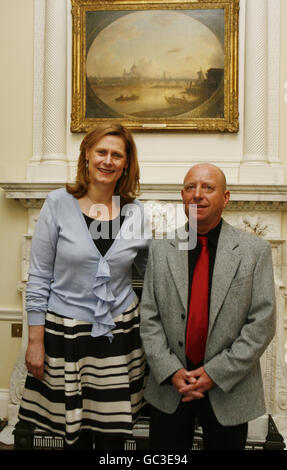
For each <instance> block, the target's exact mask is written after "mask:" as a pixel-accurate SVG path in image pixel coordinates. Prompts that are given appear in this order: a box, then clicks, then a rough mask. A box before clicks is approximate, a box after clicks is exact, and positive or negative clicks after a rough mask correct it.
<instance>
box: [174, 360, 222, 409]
mask: <svg viewBox="0 0 287 470" xmlns="http://www.w3.org/2000/svg"><path fill="white" fill-rule="evenodd" d="M185 381H186V383H187V384H189V385H186V386H185V387H182V388H181V389H180V390H179V391H180V393H182V394H183V395H184V397H183V399H182V401H185V402H186V401H190V399H189V397H190V396H193V395H194V394H195V393H196V394H201V395H202V396H204V393H205V392H207V390H210V389H211V388H212V387H213V386H214V385H215V383H214V381H213V380H212V379H211V378H210V377H209V375H208V374H207V373H206V372H205V370H204V367H199V368H198V369H195V370H191V371H187V372H186V375H185ZM201 398H202V397H201Z"/></svg>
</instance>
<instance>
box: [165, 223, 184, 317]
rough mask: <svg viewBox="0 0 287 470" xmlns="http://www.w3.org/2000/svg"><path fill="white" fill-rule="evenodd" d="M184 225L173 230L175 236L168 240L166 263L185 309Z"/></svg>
mask: <svg viewBox="0 0 287 470" xmlns="http://www.w3.org/2000/svg"><path fill="white" fill-rule="evenodd" d="M187 235H188V233H187V232H186V231H185V227H182V228H180V229H179V230H178V231H177V232H175V236H174V237H173V238H171V239H170V240H168V242H169V243H170V249H169V250H168V254H167V263H168V267H169V270H170V273H171V279H172V280H173V282H174V284H175V286H176V290H177V292H178V296H179V298H180V300H181V303H182V305H183V307H184V310H185V311H187V306H188V276H189V273H188V250H187V249H183V248H184V246H185V244H186V243H187V240H188V236H187Z"/></svg>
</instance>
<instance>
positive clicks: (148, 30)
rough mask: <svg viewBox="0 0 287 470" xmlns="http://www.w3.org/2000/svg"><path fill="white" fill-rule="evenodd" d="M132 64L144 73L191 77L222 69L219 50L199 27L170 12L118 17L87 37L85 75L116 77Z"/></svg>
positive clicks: (208, 34) (221, 58) (207, 33)
mask: <svg viewBox="0 0 287 470" xmlns="http://www.w3.org/2000/svg"><path fill="white" fill-rule="evenodd" d="M134 64H135V65H136V66H137V67H138V70H139V72H140V73H142V74H143V75H145V76H149V77H157V78H161V77H162V76H163V75H164V74H165V76H167V77H182V78H192V77H194V78H195V77H197V72H198V71H199V70H200V69H202V70H203V71H204V72H205V71H206V70H207V69H209V68H210V67H221V68H223V65H224V63H223V49H222V46H221V44H220V42H219V41H218V39H217V37H216V36H215V35H214V34H213V33H212V32H211V30H210V29H208V28H207V27H206V26H205V25H203V24H202V23H200V22H199V21H197V20H195V19H193V18H192V17H190V16H187V15H184V14H183V13H181V12H175V11H162V10H161V11H137V12H133V13H130V14H128V15H126V16H123V17H121V18H119V19H117V20H116V21H114V22H113V23H111V24H110V25H109V26H107V27H106V28H105V29H103V30H102V31H101V32H100V33H99V34H98V36H97V37H96V38H95V40H94V41H93V43H92V45H91V47H90V50H89V52H88V56H87V75H88V76H91V75H92V76H93V75H94V76H97V77H116V76H117V77H119V76H122V75H123V71H124V69H125V70H126V71H129V70H130V68H131V67H132V65H134Z"/></svg>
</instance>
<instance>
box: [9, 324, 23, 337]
mask: <svg viewBox="0 0 287 470" xmlns="http://www.w3.org/2000/svg"><path fill="white" fill-rule="evenodd" d="M11 336H12V338H21V336H22V323H12V325H11Z"/></svg>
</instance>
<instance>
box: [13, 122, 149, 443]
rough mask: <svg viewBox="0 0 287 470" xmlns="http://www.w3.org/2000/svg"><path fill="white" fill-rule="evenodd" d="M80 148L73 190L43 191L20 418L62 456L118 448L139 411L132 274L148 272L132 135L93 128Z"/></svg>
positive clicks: (140, 370)
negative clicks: (55, 438) (57, 445)
mask: <svg viewBox="0 0 287 470" xmlns="http://www.w3.org/2000/svg"><path fill="white" fill-rule="evenodd" d="M80 150H81V152H80V156H79V160H78V170H77V178H76V183H75V184H70V185H66V188H65V189H64V188H62V189H58V190H56V191H52V192H51V193H49V195H48V197H47V199H46V201H45V203H44V205H43V208H42V210H41V213H40V216H39V219H38V222H37V225H36V228H35V233H34V236H33V240H32V248H31V260H30V269H29V281H28V284H27V294H26V310H27V313H28V323H29V342H28V348H27V353H26V365H27V369H28V375H27V380H26V385H25V390H24V394H23V398H22V402H21V407H20V411H19V418H20V421H25V422H29V423H32V424H34V425H36V426H37V427H40V428H44V429H46V430H49V431H52V432H53V433H57V434H61V435H63V436H64V437H65V445H66V448H68V449H76V448H78V449H79V448H90V447H93V446H94V448H96V449H97V448H100V449H104V448H109V449H116V448H123V439H124V438H127V437H130V436H131V434H132V427H133V423H134V422H135V420H136V419H137V417H138V415H139V413H140V410H141V407H142V404H143V387H144V376H145V358H144V353H143V350H142V347H141V342H140V337H139V312H138V298H137V297H136V295H135V292H134V291H133V289H132V285H131V270H132V265H133V263H135V264H136V266H137V267H138V269H139V270H140V271H141V272H143V271H144V269H145V265H146V260H147V253H148V239H147V237H146V231H145V228H146V226H145V223H146V220H145V218H144V213H143V206H142V204H141V203H140V202H139V201H138V200H137V199H136V195H137V194H138V189H139V166H138V160H137V152H136V147H135V143H134V140H133V138H132V135H131V134H130V132H129V131H127V130H126V129H125V128H123V127H122V126H119V125H106V126H101V127H98V128H97V129H95V130H93V131H92V132H90V133H89V134H87V135H86V137H85V138H84V139H83V141H82V143H81V147H80ZM93 442H94V444H93Z"/></svg>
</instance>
